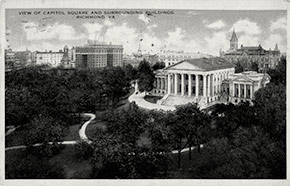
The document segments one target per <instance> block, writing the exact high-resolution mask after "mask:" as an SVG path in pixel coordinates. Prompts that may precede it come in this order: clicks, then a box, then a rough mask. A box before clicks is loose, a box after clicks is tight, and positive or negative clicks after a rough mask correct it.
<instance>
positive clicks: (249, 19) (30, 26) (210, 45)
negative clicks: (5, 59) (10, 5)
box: [6, 9, 287, 55]
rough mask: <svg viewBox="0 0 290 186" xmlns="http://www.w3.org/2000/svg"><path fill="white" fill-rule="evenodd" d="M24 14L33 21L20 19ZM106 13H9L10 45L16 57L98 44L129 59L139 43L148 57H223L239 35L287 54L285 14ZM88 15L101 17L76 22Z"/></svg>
mask: <svg viewBox="0 0 290 186" xmlns="http://www.w3.org/2000/svg"><path fill="white" fill-rule="evenodd" d="M24 11H30V12H31V15H27V14H21V13H23V12H24ZM56 11H58V13H57V14H56V13H55V12H56ZM100 11H101V12H102V14H99V13H100ZM105 11H106V12H109V13H110V12H111V11H116V10H96V9H94V10H91V9H9V10H6V33H7V34H6V37H7V38H6V39H8V42H9V45H10V47H11V48H12V50H15V51H20V50H25V49H26V48H27V49H28V50H30V51H36V50H38V51H45V50H52V51H58V50H60V49H63V47H64V46H65V45H68V46H69V48H71V47H72V46H82V45H85V44H86V43H87V40H88V39H91V40H94V39H96V40H99V41H105V42H108V43H110V42H112V44H122V45H123V48H124V53H125V54H132V53H133V52H137V50H138V46H139V43H140V45H141V49H142V52H143V53H147V52H150V53H151V54H154V53H158V52H160V50H176V51H185V52H194V53H195V52H201V53H205V54H211V55H219V51H220V50H223V51H225V50H227V49H229V47H230V42H229V40H230V37H231V35H232V32H233V29H234V30H235V32H236V34H237V37H238V40H239V41H238V44H239V47H240V45H241V44H243V46H258V45H259V44H261V45H262V47H263V48H264V49H267V50H268V49H269V48H271V49H272V50H273V49H274V47H275V44H276V43H277V44H278V47H279V49H280V50H281V52H286V46H287V42H286V41H287V39H286V38H287V37H286V33H287V31H286V22H287V21H286V15H287V12H286V11H285V10H267V11H264V10H250V11H245V10H243V11H240V10H160V12H163V11H165V12H166V13H160V12H159V13H158V14H155V13H154V12H152V11H153V10H141V9H139V10H131V11H134V14H124V13H123V14H114V18H112V17H111V18H109V16H108V15H113V14H105V13H104V12H105ZM117 11H120V10H117ZM146 11H149V12H150V13H149V14H147V13H146ZM154 11H155V10H154ZM85 12H87V14H88V15H92V16H98V17H94V18H77V17H76V16H77V15H79V16H88V15H86V14H84V13H85ZM92 12H94V14H91V13H92ZM80 13H82V14H80ZM55 14H56V15H55ZM63 14H64V15H63Z"/></svg>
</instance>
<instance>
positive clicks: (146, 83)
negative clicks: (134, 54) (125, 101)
mask: <svg viewBox="0 0 290 186" xmlns="http://www.w3.org/2000/svg"><path fill="white" fill-rule="evenodd" d="M154 80H155V75H154V73H153V71H152V69H151V67H150V64H149V63H148V62H147V61H146V60H145V59H144V60H143V61H141V63H140V64H139V67H138V88H139V91H140V92H144V91H151V90H152V89H153V88H154V85H153V83H154Z"/></svg>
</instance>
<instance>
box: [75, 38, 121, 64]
mask: <svg viewBox="0 0 290 186" xmlns="http://www.w3.org/2000/svg"><path fill="white" fill-rule="evenodd" d="M75 56H76V62H75V63H76V67H77V68H104V67H116V66H123V46H122V45H112V44H111V43H110V44H107V43H104V42H92V41H88V44H87V45H85V46H77V47H75Z"/></svg>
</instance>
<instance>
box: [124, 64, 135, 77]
mask: <svg viewBox="0 0 290 186" xmlns="http://www.w3.org/2000/svg"><path fill="white" fill-rule="evenodd" d="M124 71H125V78H126V79H127V80H129V81H131V80H134V79H137V69H135V68H134V67H133V66H132V65H130V64H128V65H126V66H125V67H124Z"/></svg>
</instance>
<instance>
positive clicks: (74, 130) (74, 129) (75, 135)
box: [5, 123, 83, 147]
mask: <svg viewBox="0 0 290 186" xmlns="http://www.w3.org/2000/svg"><path fill="white" fill-rule="evenodd" d="M82 124H83V123H82ZM80 127H81V124H77V125H71V126H69V129H68V134H67V135H66V136H65V137H64V138H63V141H74V140H79V139H80V137H79V129H80ZM28 130H29V129H28V128H27V127H20V128H18V129H16V130H15V131H14V132H12V133H11V134H9V135H8V136H5V147H13V146H17V145H24V134H25V133H27V132H28Z"/></svg>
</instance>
